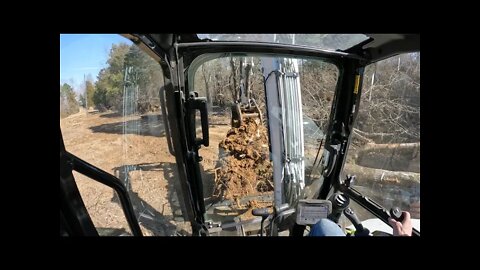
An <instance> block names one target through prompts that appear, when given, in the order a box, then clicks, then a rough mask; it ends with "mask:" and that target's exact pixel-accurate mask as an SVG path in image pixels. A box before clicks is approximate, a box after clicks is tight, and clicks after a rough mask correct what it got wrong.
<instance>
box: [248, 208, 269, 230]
mask: <svg viewBox="0 0 480 270" xmlns="http://www.w3.org/2000/svg"><path fill="white" fill-rule="evenodd" d="M252 215H254V216H256V217H262V222H261V223H260V236H263V222H264V221H265V219H267V218H268V216H270V213H269V212H268V208H257V209H253V210H252Z"/></svg>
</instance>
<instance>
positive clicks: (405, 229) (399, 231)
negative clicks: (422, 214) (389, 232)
mask: <svg viewBox="0 0 480 270" xmlns="http://www.w3.org/2000/svg"><path fill="white" fill-rule="evenodd" d="M402 213H403V221H402V222H399V221H396V220H395V219H393V218H389V219H388V223H390V225H392V227H393V235H394V236H412V221H411V219H410V213H409V212H406V211H402Z"/></svg>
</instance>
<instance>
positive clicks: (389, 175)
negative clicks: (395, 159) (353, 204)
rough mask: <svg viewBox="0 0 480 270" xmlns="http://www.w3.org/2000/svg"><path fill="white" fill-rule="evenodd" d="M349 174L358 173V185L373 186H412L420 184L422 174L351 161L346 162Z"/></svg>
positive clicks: (346, 170) (346, 169)
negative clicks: (360, 164)
mask: <svg viewBox="0 0 480 270" xmlns="http://www.w3.org/2000/svg"><path fill="white" fill-rule="evenodd" d="M344 169H345V172H346V173H347V174H351V175H356V176H357V177H356V183H355V184H356V185H361V186H371V185H375V184H386V185H395V186H401V187H412V186H415V185H419V184H420V174H419V173H414V172H394V171H387V170H381V169H373V168H368V167H363V166H358V165H355V164H351V163H346V164H345V167H344Z"/></svg>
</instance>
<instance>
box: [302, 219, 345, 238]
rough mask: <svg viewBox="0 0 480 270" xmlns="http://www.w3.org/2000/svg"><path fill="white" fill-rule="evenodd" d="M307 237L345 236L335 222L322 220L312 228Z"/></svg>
mask: <svg viewBox="0 0 480 270" xmlns="http://www.w3.org/2000/svg"><path fill="white" fill-rule="evenodd" d="M309 236H345V233H343V231H342V229H341V228H340V227H339V226H338V225H337V224H336V223H335V222H333V221H331V220H330V219H328V218H322V219H321V220H320V221H319V222H317V223H316V224H315V225H313V226H312V229H311V231H310V235H309Z"/></svg>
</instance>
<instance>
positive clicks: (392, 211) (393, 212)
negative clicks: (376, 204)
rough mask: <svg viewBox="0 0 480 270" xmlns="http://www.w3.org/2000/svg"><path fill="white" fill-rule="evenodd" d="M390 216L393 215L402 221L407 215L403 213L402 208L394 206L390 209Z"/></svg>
mask: <svg viewBox="0 0 480 270" xmlns="http://www.w3.org/2000/svg"><path fill="white" fill-rule="evenodd" d="M390 217H392V218H393V219H395V220H396V221H399V222H402V221H403V219H404V218H405V215H404V214H403V212H402V210H401V209H400V208H398V207H393V208H391V209H390Z"/></svg>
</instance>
